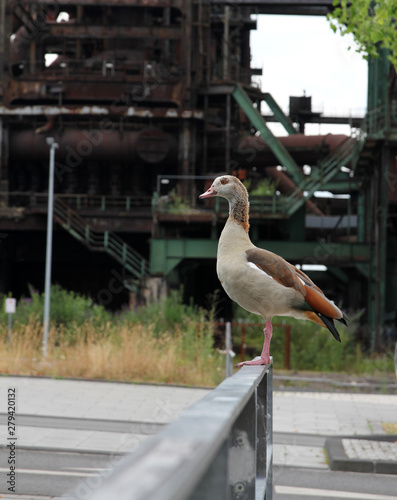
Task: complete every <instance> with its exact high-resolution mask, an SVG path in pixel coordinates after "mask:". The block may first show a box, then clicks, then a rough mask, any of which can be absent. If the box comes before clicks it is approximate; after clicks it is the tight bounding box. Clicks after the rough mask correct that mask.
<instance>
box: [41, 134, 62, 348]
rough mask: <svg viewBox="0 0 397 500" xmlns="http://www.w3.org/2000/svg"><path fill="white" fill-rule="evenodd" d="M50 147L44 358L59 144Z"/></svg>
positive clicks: (47, 324) (48, 312)
mask: <svg viewBox="0 0 397 500" xmlns="http://www.w3.org/2000/svg"><path fill="white" fill-rule="evenodd" d="M46 140H47V144H48V145H49V147H50V165H49V176H48V213H47V247H46V258H45V283H44V320H43V323H44V334H43V357H44V358H46V357H47V351H48V330H49V323H50V295H51V261H52V219H53V209H54V168H55V167H54V164H55V150H56V149H57V148H58V144H57V143H56V142H55V139H54V138H53V137H47V139H46Z"/></svg>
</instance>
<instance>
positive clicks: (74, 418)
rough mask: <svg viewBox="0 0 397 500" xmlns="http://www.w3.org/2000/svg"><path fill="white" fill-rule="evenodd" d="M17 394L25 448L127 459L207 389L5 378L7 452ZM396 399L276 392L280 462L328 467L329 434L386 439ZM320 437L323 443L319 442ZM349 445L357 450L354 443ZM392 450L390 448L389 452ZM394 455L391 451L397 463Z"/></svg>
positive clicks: (2, 438) (0, 412)
mask: <svg viewBox="0 0 397 500" xmlns="http://www.w3.org/2000/svg"><path fill="white" fill-rule="evenodd" d="M9 388H15V389H16V395H17V396H16V401H17V429H16V437H17V441H18V446H19V447H20V448H21V447H24V448H34V449H57V450H77V451H80V450H81V451H88V452H90V451H91V452H92V451H95V452H105V453H120V452H121V453H122V452H128V451H133V450H135V449H136V448H137V447H138V446H139V444H140V443H141V442H142V441H143V440H144V439H146V438H147V437H148V436H149V435H151V434H153V433H155V432H156V431H157V430H158V428H159V426H161V425H163V424H165V423H167V422H170V421H172V420H174V419H176V418H177V417H178V415H180V413H181V412H182V411H183V410H184V409H185V408H187V407H188V406H190V405H192V404H193V403H195V402H196V401H198V400H199V399H201V398H202V397H203V396H204V395H205V394H207V393H208V392H209V390H207V389H197V388H185V387H174V386H155V385H145V384H128V383H111V382H99V381H82V380H54V379H47V378H34V377H0V418H1V426H0V446H1V447H4V446H5V445H6V443H7V427H6V421H7V418H6V413H7V393H8V389H9ZM384 423H387V424H395V423H397V395H371V394H349V393H329V392H293V391H283V392H280V391H276V392H275V393H274V432H275V446H274V463H275V465H289V466H294V465H297V466H298V465H299V466H301V467H311V468H320V469H328V467H329V466H328V463H327V459H326V457H325V454H324V442H325V438H326V437H327V436H345V437H351V438H354V437H357V436H360V437H365V436H375V435H380V436H382V435H385V434H386V433H385V429H384V427H383V424H384ZM320 437H321V439H320ZM345 441H346V446H347V447H349V446H350V448H351V446H352V443H351V442H347V440H345ZM385 449H386V450H387V449H388V448H387V447H385ZM393 453H394V449H393V448H392V449H391V451H390V459H391V460H393V456H394V455H393Z"/></svg>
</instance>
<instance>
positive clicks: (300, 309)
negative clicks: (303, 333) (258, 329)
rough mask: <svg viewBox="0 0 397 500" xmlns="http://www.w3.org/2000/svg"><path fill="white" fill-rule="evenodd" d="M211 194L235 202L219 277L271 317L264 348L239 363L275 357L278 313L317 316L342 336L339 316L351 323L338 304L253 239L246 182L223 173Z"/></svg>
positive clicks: (249, 306) (245, 303) (234, 294)
mask: <svg viewBox="0 0 397 500" xmlns="http://www.w3.org/2000/svg"><path fill="white" fill-rule="evenodd" d="M211 196H221V197H222V198H226V199H227V200H228V202H229V218H228V219H227V221H226V224H225V227H224V228H223V231H222V234H221V236H220V238H219V244H218V254H217V266H216V269H217V274H218V278H219V280H220V282H221V284H222V286H223V288H224V289H225V291H226V293H227V294H228V295H229V297H230V298H231V299H232V300H234V301H235V302H237V304H239V305H240V306H241V307H243V308H244V309H246V310H247V311H250V312H252V313H254V314H259V315H260V316H262V317H263V318H264V320H265V322H266V326H265V329H264V330H263V333H264V343H263V349H262V354H261V355H260V357H259V356H258V357H256V358H255V359H253V360H252V361H246V362H245V363H244V362H243V363H239V365H237V366H242V365H244V364H245V365H266V364H268V363H269V362H270V357H269V347H270V340H271V338H272V323H271V320H272V317H273V316H292V317H293V318H297V319H306V320H310V321H314V322H315V323H318V324H320V325H321V326H324V327H326V328H328V330H329V331H330V332H331V333H332V335H333V336H334V337H335V339H336V340H337V341H338V342H340V341H341V340H340V336H339V333H338V332H337V330H336V328H335V325H334V319H336V320H338V321H341V322H342V323H343V324H345V325H346V317H345V315H344V314H343V313H342V312H341V311H340V310H339V309H338V307H336V305H335V304H333V303H332V302H331V301H330V300H329V299H327V297H326V296H325V295H324V293H323V292H322V291H321V290H320V288H318V287H317V286H316V285H315V284H314V283H313V282H312V281H311V279H310V278H309V277H308V276H306V274H304V273H303V272H302V271H300V270H299V269H297V268H296V267H295V266H293V265H292V264H290V263H289V262H287V261H285V260H284V259H283V258H282V257H279V256H278V255H276V254H274V253H272V252H269V251H267V250H262V249H261V248H258V247H256V246H255V245H253V244H252V243H251V240H250V238H249V235H248V229H249V223H248V218H249V214H248V210H249V201H248V193H247V190H246V188H245V186H244V185H243V184H242V183H241V182H240V181H239V180H238V179H237V177H234V176H232V175H222V176H221V177H217V178H216V179H215V180H214V182H213V183H212V185H211V187H210V188H209V189H208V190H207V191H206V192H205V193H203V194H202V195H200V198H209V197H211Z"/></svg>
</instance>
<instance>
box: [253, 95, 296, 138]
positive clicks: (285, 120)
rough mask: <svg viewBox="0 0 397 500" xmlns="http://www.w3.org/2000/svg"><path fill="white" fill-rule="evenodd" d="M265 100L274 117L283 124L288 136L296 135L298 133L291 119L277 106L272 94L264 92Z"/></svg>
mask: <svg viewBox="0 0 397 500" xmlns="http://www.w3.org/2000/svg"><path fill="white" fill-rule="evenodd" d="M262 97H263V100H264V101H265V103H266V104H267V105H268V106H269V108H270V109H271V110H272V112H273V115H274V117H275V118H276V120H277V121H278V122H280V123H281V125H282V126H283V127H284V129H285V130H286V132H288V134H296V133H297V131H296V130H295V128H294V126H293V124H292V122H291V120H290V119H289V117H288V116H286V115H285V113H284V111H283V110H282V109H281V108H280V106H279V105H278V104H277V102H276V101H275V99H274V98H273V96H272V95H271V94H269V93H268V92H264V93H263V94H262Z"/></svg>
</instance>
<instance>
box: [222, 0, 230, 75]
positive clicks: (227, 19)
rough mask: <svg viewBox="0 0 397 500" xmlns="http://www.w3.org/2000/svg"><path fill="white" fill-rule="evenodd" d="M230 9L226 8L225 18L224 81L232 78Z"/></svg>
mask: <svg viewBox="0 0 397 500" xmlns="http://www.w3.org/2000/svg"><path fill="white" fill-rule="evenodd" d="M229 27H230V7H229V6H228V5H226V6H225V10H224V16H223V79H224V80H228V79H229V78H230V71H229V60H230V33H229Z"/></svg>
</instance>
